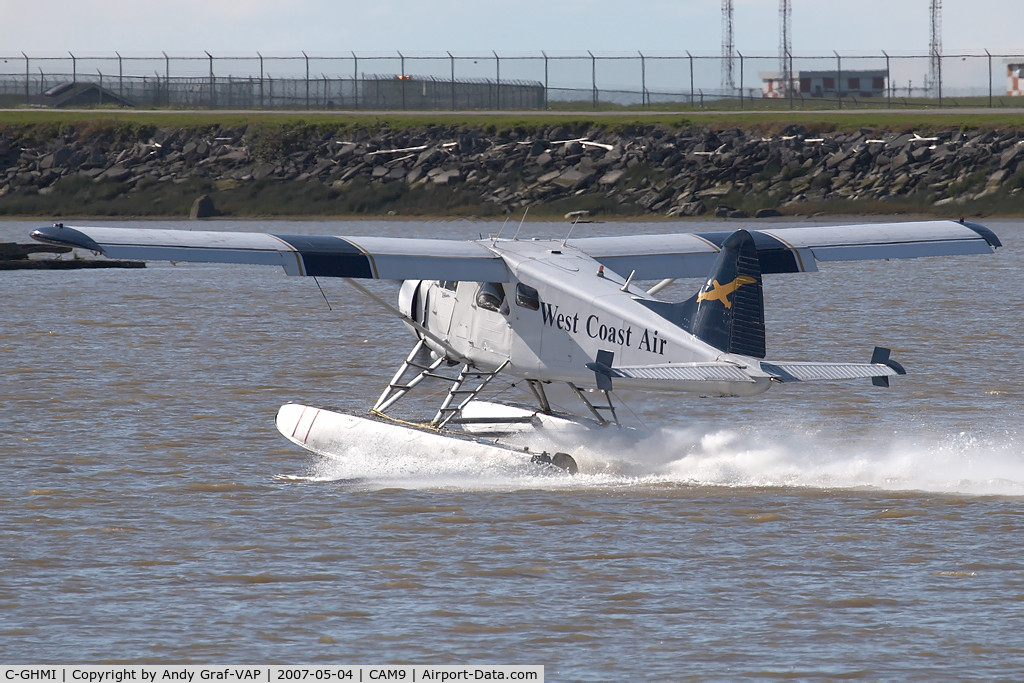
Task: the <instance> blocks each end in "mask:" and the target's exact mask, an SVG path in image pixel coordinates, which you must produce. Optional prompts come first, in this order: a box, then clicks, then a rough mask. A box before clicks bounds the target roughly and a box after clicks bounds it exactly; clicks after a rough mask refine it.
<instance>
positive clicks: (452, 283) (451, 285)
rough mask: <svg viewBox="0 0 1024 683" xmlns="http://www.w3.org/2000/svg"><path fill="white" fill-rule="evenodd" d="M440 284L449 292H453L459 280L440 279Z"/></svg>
mask: <svg viewBox="0 0 1024 683" xmlns="http://www.w3.org/2000/svg"><path fill="white" fill-rule="evenodd" d="M441 286H442V287H444V288H445V289H447V290H448V291H450V292H454V291H455V290H456V289H457V288H458V286H459V281H458V280H442V281H441Z"/></svg>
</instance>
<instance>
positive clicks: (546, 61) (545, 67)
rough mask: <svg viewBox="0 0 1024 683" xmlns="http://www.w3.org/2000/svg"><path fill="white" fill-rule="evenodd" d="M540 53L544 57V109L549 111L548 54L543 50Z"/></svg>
mask: <svg viewBox="0 0 1024 683" xmlns="http://www.w3.org/2000/svg"><path fill="white" fill-rule="evenodd" d="M540 53H541V54H542V55H544V108H545V109H549V108H550V107H549V106H548V53H547V52H544V50H541V51H540Z"/></svg>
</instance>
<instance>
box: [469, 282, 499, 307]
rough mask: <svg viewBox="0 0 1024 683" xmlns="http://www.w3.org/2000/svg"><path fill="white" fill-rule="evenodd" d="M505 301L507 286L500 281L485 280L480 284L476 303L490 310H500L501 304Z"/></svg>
mask: <svg viewBox="0 0 1024 683" xmlns="http://www.w3.org/2000/svg"><path fill="white" fill-rule="evenodd" d="M503 301H505V288H504V287H502V286H501V283H500V282H485V283H483V284H482V285H480V290H479V291H478V292H477V293H476V305H477V306H478V307H479V308H486V309H487V310H488V311H495V312H499V311H500V310H501V304H502V302H503Z"/></svg>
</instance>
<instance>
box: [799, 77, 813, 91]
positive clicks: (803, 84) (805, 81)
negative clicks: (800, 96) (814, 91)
mask: <svg viewBox="0 0 1024 683" xmlns="http://www.w3.org/2000/svg"><path fill="white" fill-rule="evenodd" d="M800 92H811V79H809V78H801V79H800Z"/></svg>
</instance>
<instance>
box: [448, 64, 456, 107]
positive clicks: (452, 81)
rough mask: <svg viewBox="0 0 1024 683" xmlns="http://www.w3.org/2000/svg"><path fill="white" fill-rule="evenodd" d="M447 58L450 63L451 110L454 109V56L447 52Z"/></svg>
mask: <svg viewBox="0 0 1024 683" xmlns="http://www.w3.org/2000/svg"><path fill="white" fill-rule="evenodd" d="M448 60H449V61H450V62H451V64H452V80H451V86H452V111H455V57H454V56H452V53H451V52H449V53H448Z"/></svg>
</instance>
